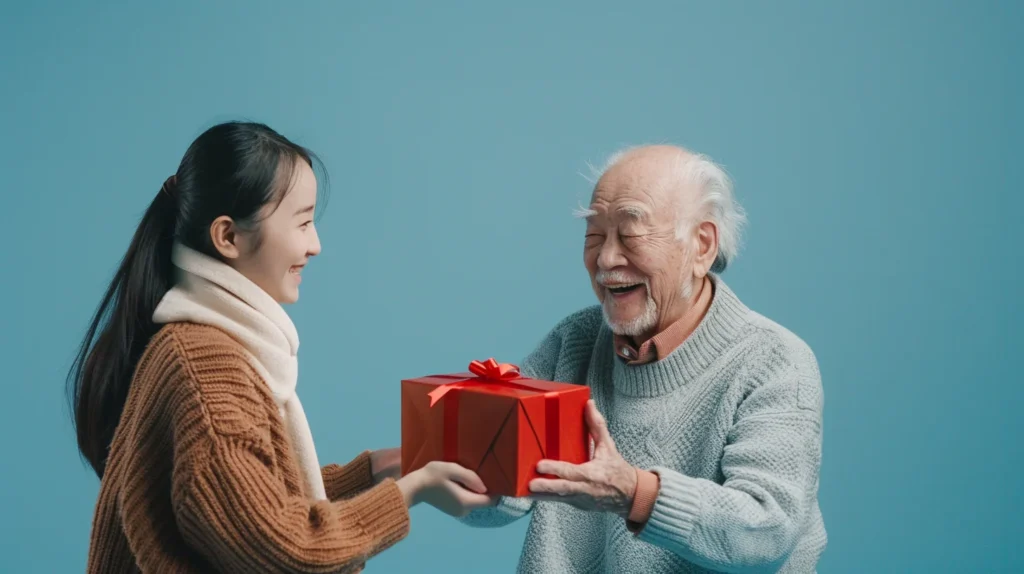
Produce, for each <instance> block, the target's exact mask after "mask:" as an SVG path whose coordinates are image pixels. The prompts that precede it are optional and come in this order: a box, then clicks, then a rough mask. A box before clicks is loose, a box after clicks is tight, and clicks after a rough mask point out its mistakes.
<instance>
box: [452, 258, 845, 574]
mask: <svg viewBox="0 0 1024 574" xmlns="http://www.w3.org/2000/svg"><path fill="white" fill-rule="evenodd" d="M712 279H713V281H714V285H715V296H714V300H713V302H712V304H711V307H710V308H709V309H708V312H707V314H706V315H705V317H704V319H703V321H702V322H701V324H700V326H698V328H697V329H696V330H695V331H694V332H693V334H692V335H691V336H690V337H689V338H688V339H687V340H686V341H685V342H684V343H683V344H682V345H681V346H680V347H679V348H677V349H676V350H675V352H673V353H672V354H671V355H669V356H668V357H666V358H665V359H663V360H661V361H658V362H656V363H650V364H646V365H635V366H634V365H627V364H625V362H624V361H623V360H621V359H620V358H619V357H617V356H616V355H615V352H614V348H613V342H612V341H613V335H612V333H611V332H610V331H609V330H608V329H607V327H606V326H605V325H604V322H603V319H602V315H601V309H600V307H591V308H589V309H585V310H583V311H580V312H577V313H575V314H573V315H571V316H569V317H568V318H566V319H565V320H563V321H562V322H561V323H559V324H558V325H557V326H556V327H555V328H554V329H553V330H552V331H551V333H550V334H549V335H548V336H547V337H546V338H545V339H544V340H543V341H542V342H541V344H540V346H539V347H538V348H537V349H536V350H535V351H534V352H533V353H532V354H531V355H530V356H528V357H527V358H526V359H525V360H524V361H523V362H522V371H523V372H524V374H525V375H527V376H530V377H535V378H539V379H548V380H555V381H560V382H568V383H577V384H586V385H588V386H590V387H591V391H592V395H593V397H594V399H595V401H596V402H597V406H598V408H599V409H600V410H601V412H602V413H603V414H604V415H605V417H606V419H607V420H608V428H609V431H610V432H611V434H612V437H613V438H614V439H615V444H616V446H617V447H618V449H619V451H620V453H621V454H622V456H623V457H624V458H625V459H626V461H628V462H629V463H630V464H632V465H633V466H636V467H637V468H641V469H646V470H651V471H653V472H656V473H657V474H658V475H659V478H660V489H659V491H658V496H657V499H656V500H655V504H654V508H653V510H652V511H651V516H650V518H649V520H648V522H647V524H646V525H645V526H644V528H643V529H642V530H641V531H640V532H639V533H638V534H633V533H631V532H629V531H628V530H627V528H626V522H625V520H623V519H622V518H620V517H618V516H615V515H611V514H607V513H597V512H583V511H580V510H576V509H575V508H573V507H571V506H569V505H567V504H562V503H557V502H531V501H530V500H529V499H527V498H521V499H517V498H503V499H501V500H500V501H499V503H498V505H497V506H496V507H494V508H488V509H485V510H480V511H476V512H473V513H471V514H470V515H469V516H468V517H466V518H464V519H463V520H464V522H466V523H467V524H470V525H474V526H483V527H491V526H501V525H504V524H508V523H510V522H512V521H514V520H516V519H518V518H520V517H522V516H526V515H527V514H529V515H530V516H531V519H530V526H529V529H528V531H527V536H526V542H525V546H524V548H523V552H522V556H521V559H520V562H519V572H522V573H527V572H528V573H547V572H559V573H595V572H608V573H612V572H614V573H634V572H635V573H668V572H717V571H725V572H785V573H792V572H814V571H815V567H816V564H817V561H818V558H819V556H820V555H821V553H822V552H823V550H824V548H825V545H826V541H827V537H826V534H825V528H824V523H823V521H822V518H821V513H820V511H819V509H818V503H817V491H818V470H819V466H820V461H821V438H822V437H821V417H822V408H823V394H822V389H821V379H820V375H819V372H818V367H817V362H816V359H815V357H814V355H813V353H812V352H811V350H810V349H809V348H808V347H807V345H806V344H805V343H804V342H803V341H801V340H800V339H799V338H797V337H796V336H795V335H793V334H792V333H790V332H789V331H787V330H786V329H784V328H783V327H781V326H779V325H777V324H776V323H774V322H772V321H770V320H768V319H766V318H764V317H762V316H761V315H759V314H757V313H754V312H753V311H751V310H750V309H748V308H747V307H746V306H745V305H743V303H742V302H741V301H740V300H739V299H738V298H737V297H736V295H735V294H734V293H733V292H732V291H731V290H730V289H729V288H728V286H726V285H725V283H724V282H723V281H722V280H721V279H720V278H718V277H712Z"/></svg>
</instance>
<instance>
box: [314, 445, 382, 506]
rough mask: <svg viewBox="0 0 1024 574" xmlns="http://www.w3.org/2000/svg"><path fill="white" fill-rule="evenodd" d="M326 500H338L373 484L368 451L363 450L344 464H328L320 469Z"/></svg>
mask: <svg viewBox="0 0 1024 574" xmlns="http://www.w3.org/2000/svg"><path fill="white" fill-rule="evenodd" d="M321 474H323V477H324V490H326V491H327V499H328V500H340V499H342V498H348V497H349V496H352V495H353V494H357V493H359V492H360V491H363V490H366V489H367V488H370V487H371V486H373V469H372V467H371V465H370V451H368V450H367V451H363V452H362V453H360V454H359V456H357V457H355V458H354V459H352V461H351V462H349V463H348V464H346V465H345V466H341V465H337V464H329V465H327V466H325V467H323V468H322V469H321Z"/></svg>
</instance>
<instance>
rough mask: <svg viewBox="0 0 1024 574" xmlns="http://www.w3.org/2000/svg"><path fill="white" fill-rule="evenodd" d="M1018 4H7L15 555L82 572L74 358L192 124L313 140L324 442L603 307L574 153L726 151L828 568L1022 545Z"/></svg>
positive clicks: (6, 421) (500, 544) (5, 162)
mask: <svg viewBox="0 0 1024 574" xmlns="http://www.w3.org/2000/svg"><path fill="white" fill-rule="evenodd" d="M1022 6H1024V5H1022V4H1021V3H1019V2H1010V1H1006V2H997V1H992V0H990V1H982V2H967V1H966V0H965V1H962V2H948V1H929V2H923V1H913V0H903V1H899V2H881V1H871V2H856V3H839V2H829V3H820V2H789V1H784V2H753V1H751V2H725V3H717V2H714V3H713V2H661V3H646V2H577V3H561V2H559V3H550V2H506V3H501V4H498V3H477V2H461V3H450V2H415V3H414V2H405V3H397V2H292V3H284V2H269V1H261V2H256V1H251V2H242V1H233V2H232V1H222V2H197V1H187V2H185V1H183V2H176V3H173V4H171V3H165V4H163V5H162V6H160V7H157V6H152V5H149V4H146V5H142V4H141V3H129V2H118V3H112V2H106V3H104V2H94V3H84V2H82V3H79V2H63V3H54V2H11V3H8V5H5V7H4V8H3V9H2V15H0V51H2V53H3V56H2V57H0V78H2V80H0V97H2V102H0V103H2V106H0V135H2V137H0V162H2V163H0V167H2V169H0V174H2V175H0V181H2V186H3V203H2V206H0V245H2V250H0V268H2V269H3V270H4V273H3V277H4V279H3V281H2V282H0V297H2V300H3V312H2V317H3V328H2V329H0V337H2V338H3V339H2V341H0V343H2V344H0V365H2V367H3V382H4V388H5V389H6V391H5V392H6V395H4V404H5V407H4V409H3V411H4V414H3V416H2V417H0V437H2V438H0V440H2V441H3V442H2V447H3V455H2V457H0V461H2V462H0V464H2V470H0V508H2V512H0V549H2V551H0V571H4V572H80V571H82V570H83V568H84V565H85V559H86V552H87V548H88V537H89V529H90V521H91V518H92V510H93V504H94V502H95V497H96V493H97V486H98V482H97V480H96V478H95V476H93V475H92V474H91V473H90V472H89V471H88V470H87V468H86V466H85V465H84V464H83V463H82V462H81V461H80V459H79V457H78V454H77V451H76V448H75V442H74V437H73V435H72V430H71V425H70V422H69V419H68V415H67V409H66V407H65V401H64V377H65V375H66V372H67V368H68V366H69V365H70V361H71V358H72V355H73V352H74V350H75V346H76V345H77V343H78V342H79V340H80V337H81V336H82V334H83V332H84V328H85V326H86V323H87V320H88V318H89V316H90V314H91V313H92V311H93V310H94V308H95V306H96V305H97V303H98V302H99V299H100V296H101V293H102V290H103V289H104V287H105V285H106V284H107V282H108V280H109V279H110V277H111V274H112V273H113V271H114V269H115V267H116V265H117V263H118V261H119V259H120V257H121V256H122V255H123V253H124V250H125V248H126V247H127V245H128V242H129V239H130V237H131V234H132V232H133V230H134V228H135V225H136V223H137V221H138V218H139V217H140V216H141V214H142V211H143V209H144V208H145V206H146V205H147V204H148V203H149V201H150V200H151V199H152V197H153V196H154V194H156V193H157V191H158V190H159V188H160V185H161V183H162V182H163V181H164V179H165V178H166V177H167V176H168V175H169V174H171V173H172V172H173V171H174V170H175V168H176V166H177V163H178V161H179V159H180V158H181V156H182V154H183V152H184V151H185V148H186V146H187V145H188V144H189V142H190V141H191V140H192V139H193V138H194V137H195V136H197V135H198V134H199V133H200V132H201V131H202V130H204V129H205V128H207V127H209V126H210V125H212V124H213V123H215V122H218V121H222V120H227V119H253V120H259V121H263V122H266V123H268V124H269V125H271V126H273V127H274V128H276V129H278V130H280V131H281V132H282V133H284V134H286V135H287V136H289V137H291V138H293V139H295V140H296V141H298V142H300V143H302V144H305V145H307V146H309V147H311V148H312V149H313V150H315V151H317V152H318V153H319V154H320V155H321V156H322V157H323V159H324V161H325V163H326V165H327V168H328V170H329V172H330V175H331V178H330V183H331V198H330V202H329V204H328V206H327V209H326V211H325V212H324V215H323V218H322V219H321V220H320V224H319V229H320V234H321V235H320V236H321V239H322V241H323V247H324V250H323V254H322V255H321V256H320V257H319V258H317V259H316V260H314V261H313V263H312V265H311V266H310V267H309V269H308V272H307V274H306V281H305V282H304V283H303V286H302V299H301V301H300V302H299V303H298V304H297V305H295V306H293V307H291V308H289V312H290V313H291V315H292V317H293V318H294V320H295V322H296V323H297V325H298V328H299V333H300V336H301V340H302V352H301V360H302V363H301V364H302V368H301V377H300V382H301V384H300V387H299V389H300V393H301V396H302V397H303V402H304V404H305V405H306V410H307V412H308V415H309V419H310V423H311V425H312V428H313V432H314V434H315V436H316V440H317V444H318V450H319V452H320V456H321V459H322V460H325V461H329V460H336V461H345V460H348V459H349V458H350V457H352V456H354V455H356V454H357V453H358V452H359V451H360V450H361V449H364V448H380V447H387V446H393V445H397V444H398V441H399V380H400V379H401V378H402V377H409V376H416V375H422V374H427V373H435V372H447V371H456V370H462V369H464V368H465V367H466V365H467V363H468V362H469V361H470V360H471V359H477V358H487V357H491V356H493V357H496V358H498V359H500V360H504V361H517V360H519V359H521V358H522V357H523V356H524V355H525V354H526V353H528V352H529V351H530V350H531V348H532V347H533V346H534V345H535V344H536V343H538V342H539V341H540V339H541V337H542V336H543V335H544V334H545V332H546V331H547V330H548V329H549V328H550V327H551V326H552V325H554V323H555V322H556V321H558V320H559V319H560V318H562V317H563V316H565V315H566V314H568V313H570V312H572V311H574V310H576V309H579V308H581V307H583V306H586V305H590V304H591V303H592V300H593V295H592V293H591V292H590V289H589V284H588V280H587V276H586V273H585V270H584V268H583V264H582V259H581V257H582V233H583V228H582V224H581V223H580V222H578V221H576V220H574V219H573V218H572V216H571V212H572V209H573V208H574V207H576V206H577V205H578V204H579V202H581V201H583V202H585V201H586V200H587V198H588V196H589V184H588V183H587V181H586V180H585V179H584V178H583V177H581V175H580V174H581V173H583V174H585V173H586V172H587V169H588V168H587V164H588V162H590V163H594V164H599V163H600V162H601V161H602V160H603V159H604V158H605V157H606V156H607V155H608V154H609V153H611V152H613V151H614V150H616V149H617V148H619V147H620V146H624V145H629V144H639V143H649V142H672V143H677V144H681V145H685V146H689V147H691V148H693V149H695V150H698V151H701V152H705V153H707V154H710V155H711V156H712V157H713V158H715V159H716V160H718V161H720V162H721V163H723V164H724V165H725V166H726V167H727V169H728V170H729V172H730V173H731V174H732V176H733V177H734V178H735V181H736V185H737V194H738V197H739V199H740V200H741V201H742V203H743V205H744V206H745V207H746V209H747V211H748V213H749V217H750V222H751V223H750V226H749V229H748V234H747V240H746V246H745V248H744V250H743V252H742V254H741V256H740V258H739V259H738V260H737V261H736V263H735V265H734V266H733V267H732V268H731V269H730V270H729V271H728V272H727V273H726V275H725V279H726V280H727V281H728V282H729V284H730V285H731V286H732V287H733V288H734V290H735V291H736V292H737V293H738V294H739V295H740V296H741V297H742V298H743V299H744V300H745V301H746V302H747V303H748V304H749V305H750V306H751V307H753V308H754V309H755V310H757V311H760V312H761V313H763V314H765V315H767V316H768V317H771V318H772V319H775V320H776V321H778V322H780V323H781V324H783V325H785V326H786V327H788V328H790V329H791V330H793V331H794V332H795V333H797V334H798V335H799V336H801V337H802V338H803V339H805V340H806V341H807V342H808V343H809V344H810V345H811V347H812V348H813V349H814V350H815V352H816V353H817V356H818V359H819V362H820V365H821V371H822V375H823V380H824V387H825V396H826V412H825V447H824V464H823V467H822V472H821V491H820V501H821V508H822V512H823V513H824V516H825V523H826V526H827V529H828V533H829V538H830V542H829V546H828V549H827V550H826V552H825V554H824V557H823V558H822V561H821V563H820V565H819V566H820V568H819V571H821V572H829V573H832V572H1010V571H1018V572H1019V571H1024V554H1022V553H1021V552H1020V551H1019V548H1020V544H1021V542H1020V541H1021V539H1022V537H1024V526H1022V525H1024V521H1022V520H1021V513H1022V510H1024V490H1022V488H1021V478H1020V477H1021V472H1022V470H1024V469H1022V462H1024V454H1022V453H1024V449H1022V448H1021V447H1020V444H1019V441H1020V439H1021V436H1022V435H1024V432H1022V431H1024V423H1022V422H1021V421H1022V419H1024V417H1022V413H1021V408H1022V406H1024V404H1022V403H1024V400H1022V399H1024V388H1022V387H1024V385H1022V383H1024V380H1022V379H1024V377H1022V375H1021V370H1020V368H1019V353H1020V349H1021V344H1022V336H1021V330H1020V324H1021V319H1022V305H1021V292H1022V289H1021V277H1022V275H1021V263H1022V260H1021V247H1022V246H1024V242H1022V238H1024V237H1022V232H1021V223H1020V218H1021V212H1022V207H1024V200H1022V193H1021V186H1020V177H1021V171H1022V169H1021V166H1022V165H1024V164H1022V162H1021V159H1020V158H1021V152H1022V146H1021V131H1022V128H1024V122H1022V112H1021V102H1022V101H1024V90H1022V78H1021V75H1022V70H1024V64H1022V58H1021V55H1022V54H1024V41H1022V37H1024V25H1022V23H1024V7H1022ZM412 520H413V526H412V534H411V536H410V537H409V538H408V539H406V540H404V541H403V542H401V543H400V544H398V545H397V546H396V547H395V548H393V549H392V550H389V551H388V552H386V553H385V554H383V555H381V556H380V557H378V558H375V559H373V560H372V561H370V562H369V564H368V568H367V572H483V571H486V572H512V571H513V570H514V567H515V563H516V560H517V558H518V555H519V550H520V545H521V542H522V540H523V536H524V533H525V530H526V526H527V523H526V521H525V520H524V521H521V522H519V523H517V524H514V525H512V526H510V527H507V528H504V529H499V530H473V529H470V528H468V527H463V526H461V525H459V524H457V523H456V522H455V521H454V520H452V519H450V518H448V517H446V516H445V515H442V514H441V513H440V512H438V511H436V510H434V509H432V508H430V507H417V508H415V509H414V510H413V512H412Z"/></svg>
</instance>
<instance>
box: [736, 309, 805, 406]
mask: <svg viewBox="0 0 1024 574" xmlns="http://www.w3.org/2000/svg"><path fill="white" fill-rule="evenodd" d="M748 317H749V320H750V325H751V327H752V328H751V329H750V330H749V331H748V332H747V336H746V337H745V338H746V339H747V341H746V343H747V345H748V346H749V353H747V354H746V356H747V358H748V361H749V362H748V366H749V368H750V370H751V371H752V372H753V373H756V376H754V377H752V378H753V379H754V380H760V381H761V382H767V381H774V382H775V383H776V384H778V383H784V385H785V386H786V387H789V388H790V392H792V393H793V397H792V398H793V399H794V400H795V401H796V402H797V403H798V404H799V406H800V407H801V408H804V409H812V410H820V409H821V407H822V402H823V389H822V385H821V372H820V370H819V367H818V360H817V357H816V356H815V354H814V351H812V350H811V347H810V345H809V344H807V342H806V341H804V340H803V339H802V338H800V337H799V336H798V335H797V334H796V333H794V332H793V331H791V330H790V329H788V328H786V327H783V326H782V325H781V324H779V323H778V322H776V321H773V320H772V319H769V318H767V317H765V316H764V315H761V314H760V313H756V312H754V311H751V312H750V313H749V316H748Z"/></svg>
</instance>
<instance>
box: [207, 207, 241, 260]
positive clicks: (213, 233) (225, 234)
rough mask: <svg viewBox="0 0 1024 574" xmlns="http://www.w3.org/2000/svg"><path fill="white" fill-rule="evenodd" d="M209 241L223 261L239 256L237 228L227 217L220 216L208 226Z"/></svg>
mask: <svg viewBox="0 0 1024 574" xmlns="http://www.w3.org/2000/svg"><path fill="white" fill-rule="evenodd" d="M210 240H211V241H212V242H213V248H214V249H216V250H217V252H218V253H220V254H221V257H224V258H225V259H237V258H238V256H239V255H241V250H239V248H238V227H237V226H236V225H235V222H234V221H233V220H232V219H231V218H230V217H228V216H226V215H222V216H220V217H218V218H217V219H214V220H213V223H211V224H210Z"/></svg>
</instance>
